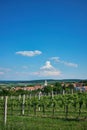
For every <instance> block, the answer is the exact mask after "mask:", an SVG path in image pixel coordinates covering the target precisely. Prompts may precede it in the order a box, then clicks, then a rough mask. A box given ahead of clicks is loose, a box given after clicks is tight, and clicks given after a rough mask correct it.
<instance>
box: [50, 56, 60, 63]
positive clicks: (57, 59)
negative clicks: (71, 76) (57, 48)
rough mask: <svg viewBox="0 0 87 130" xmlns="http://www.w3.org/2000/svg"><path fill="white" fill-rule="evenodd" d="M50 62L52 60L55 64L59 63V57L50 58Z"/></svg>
mask: <svg viewBox="0 0 87 130" xmlns="http://www.w3.org/2000/svg"><path fill="white" fill-rule="evenodd" d="M50 59H51V60H54V61H55V62H60V58H59V57H51V58H50Z"/></svg>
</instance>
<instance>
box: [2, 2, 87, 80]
mask: <svg viewBox="0 0 87 130" xmlns="http://www.w3.org/2000/svg"><path fill="white" fill-rule="evenodd" d="M50 78H53V79H67V78H68V79H74V78H76V79H87V1H86V0H61V1H60V0H8V1H7V0H0V80H33V79H50Z"/></svg>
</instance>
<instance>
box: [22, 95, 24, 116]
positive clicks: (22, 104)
mask: <svg viewBox="0 0 87 130" xmlns="http://www.w3.org/2000/svg"><path fill="white" fill-rule="evenodd" d="M24 105H25V94H24V95H23V102H22V115H24Z"/></svg>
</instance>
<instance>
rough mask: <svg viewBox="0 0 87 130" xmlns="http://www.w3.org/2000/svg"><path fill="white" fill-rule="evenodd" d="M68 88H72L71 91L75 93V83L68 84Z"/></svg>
mask: <svg viewBox="0 0 87 130" xmlns="http://www.w3.org/2000/svg"><path fill="white" fill-rule="evenodd" d="M68 88H69V89H70V93H72V94H73V90H74V85H73V84H71V83H70V84H69V85H68Z"/></svg>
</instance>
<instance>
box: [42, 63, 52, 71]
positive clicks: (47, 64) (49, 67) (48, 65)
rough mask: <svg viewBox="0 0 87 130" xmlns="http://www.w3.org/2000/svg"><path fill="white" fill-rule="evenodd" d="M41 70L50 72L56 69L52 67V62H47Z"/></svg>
mask: <svg viewBox="0 0 87 130" xmlns="http://www.w3.org/2000/svg"><path fill="white" fill-rule="evenodd" d="M40 69H42V70H50V69H54V67H53V66H52V65H51V63H50V61H46V63H45V65H44V66H42V67H41V68H40Z"/></svg>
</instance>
